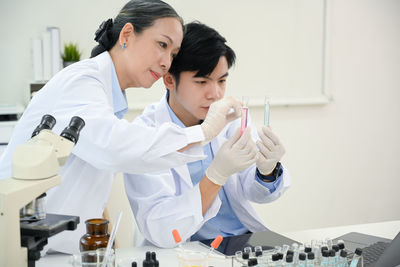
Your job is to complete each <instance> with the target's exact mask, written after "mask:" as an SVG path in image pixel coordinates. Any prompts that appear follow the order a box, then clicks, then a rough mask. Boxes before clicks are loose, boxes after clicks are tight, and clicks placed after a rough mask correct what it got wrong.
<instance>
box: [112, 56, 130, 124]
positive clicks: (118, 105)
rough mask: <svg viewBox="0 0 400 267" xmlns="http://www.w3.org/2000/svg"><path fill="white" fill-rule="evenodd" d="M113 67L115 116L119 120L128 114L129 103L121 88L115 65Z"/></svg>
mask: <svg viewBox="0 0 400 267" xmlns="http://www.w3.org/2000/svg"><path fill="white" fill-rule="evenodd" d="M111 67H112V72H111V86H112V97H113V109H114V114H115V116H117V117H118V118H119V119H122V118H123V117H124V115H125V114H126V113H127V112H128V102H127V100H126V94H125V91H122V90H121V86H119V82H118V77H117V72H116V71H115V67H114V64H111Z"/></svg>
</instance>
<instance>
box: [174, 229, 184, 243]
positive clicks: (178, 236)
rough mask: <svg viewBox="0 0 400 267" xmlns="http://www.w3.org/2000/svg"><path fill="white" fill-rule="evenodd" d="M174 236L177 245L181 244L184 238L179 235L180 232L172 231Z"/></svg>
mask: <svg viewBox="0 0 400 267" xmlns="http://www.w3.org/2000/svg"><path fill="white" fill-rule="evenodd" d="M172 236H173V237H174V240H175V243H177V244H178V243H179V242H181V241H182V238H181V236H180V235H179V232H178V230H176V229H174V230H172Z"/></svg>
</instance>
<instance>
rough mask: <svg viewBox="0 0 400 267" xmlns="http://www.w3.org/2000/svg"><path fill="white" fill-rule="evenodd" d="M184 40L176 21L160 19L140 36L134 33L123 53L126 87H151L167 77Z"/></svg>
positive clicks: (175, 19) (180, 25) (179, 24)
mask: <svg viewBox="0 0 400 267" xmlns="http://www.w3.org/2000/svg"><path fill="white" fill-rule="evenodd" d="M182 38H183V31H182V24H181V23H180V21H179V20H178V19H177V18H161V19H157V20H155V21H154V24H153V25H152V26H151V27H149V28H147V29H145V30H143V31H142V32H141V33H140V34H137V33H135V32H133V33H132V34H131V35H130V36H129V38H128V42H127V43H126V49H125V50H123V51H122V54H123V55H124V58H125V60H124V62H125V64H124V65H125V70H126V75H127V76H128V77H126V78H127V87H144V88H149V87H151V86H152V85H153V84H154V82H156V81H157V80H158V79H159V78H161V77H162V76H164V74H166V73H167V71H168V70H169V67H170V66H171V62H172V59H173V58H174V56H175V55H176V54H177V53H178V52H179V48H180V45H181V42H182Z"/></svg>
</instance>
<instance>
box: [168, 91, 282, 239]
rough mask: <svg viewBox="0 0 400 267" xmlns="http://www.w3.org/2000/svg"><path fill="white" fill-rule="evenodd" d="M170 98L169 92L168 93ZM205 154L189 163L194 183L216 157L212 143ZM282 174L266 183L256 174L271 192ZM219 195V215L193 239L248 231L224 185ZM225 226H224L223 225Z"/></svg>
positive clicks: (177, 119) (204, 147) (170, 112)
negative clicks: (236, 212)
mask: <svg viewBox="0 0 400 267" xmlns="http://www.w3.org/2000/svg"><path fill="white" fill-rule="evenodd" d="M167 99H168V94H167ZM167 107H168V112H169V115H170V117H171V120H172V122H174V123H175V124H176V125H178V126H180V127H182V128H185V127H186V126H185V125H184V124H183V123H182V122H181V120H180V119H179V118H178V117H177V116H176V115H175V113H174V112H173V111H172V109H171V108H170V106H169V105H167ZM203 151H204V154H205V155H206V156H207V157H206V158H205V159H203V160H199V161H195V162H190V163H188V164H187V165H188V168H189V173H190V178H191V180H192V182H193V184H194V185H196V184H198V183H199V182H200V181H201V179H203V177H204V175H205V171H206V169H207V168H208V166H209V165H210V164H211V162H212V160H213V159H214V153H213V151H212V147H211V143H208V144H207V145H205V146H203ZM281 176H282V175H281ZM281 176H280V177H279V178H278V179H277V180H276V181H275V182H273V183H265V182H263V181H261V180H260V179H259V177H258V176H257V175H256V179H257V181H259V182H260V183H261V184H262V185H263V186H265V187H267V188H268V189H269V190H270V192H271V193H272V192H274V191H275V190H276V188H277V187H278V186H279V184H280V181H281V180H282V179H281ZM218 196H219V198H220V200H221V208H220V209H219V211H218V213H217V215H216V216H215V217H213V218H211V219H210V220H208V221H207V222H206V223H205V224H204V225H203V226H202V227H201V228H200V229H199V231H197V232H196V233H195V234H194V235H193V236H192V237H191V241H195V240H204V239H213V238H215V237H216V236H218V235H222V236H224V237H226V236H233V235H240V234H244V233H247V232H248V229H247V228H246V227H245V226H244V225H243V224H242V223H241V222H240V220H239V219H238V217H237V216H236V214H235V212H234V210H233V209H232V207H231V204H230V203H229V199H228V198H227V196H226V192H225V189H224V186H222V188H221V190H220V191H219V192H218ZM221 226H223V227H221Z"/></svg>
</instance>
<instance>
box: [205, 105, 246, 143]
mask: <svg viewBox="0 0 400 267" xmlns="http://www.w3.org/2000/svg"><path fill="white" fill-rule="evenodd" d="M231 108H233V110H234V112H232V113H229V114H228V112H229V111H230V109H231ZM241 113H242V106H241V104H240V102H239V101H236V100H235V99H234V98H233V97H226V98H223V99H221V100H218V101H216V102H214V103H212V104H211V106H210V109H209V110H208V113H207V116H206V118H205V119H204V122H203V123H202V124H201V128H202V130H203V133H204V136H205V140H204V141H203V142H202V145H205V144H207V143H208V142H210V141H211V140H212V139H214V138H215V137H216V136H217V135H218V134H219V133H220V132H221V131H222V129H223V128H224V127H225V125H226V124H228V123H229V122H231V121H233V120H234V119H236V118H239V117H240V116H241Z"/></svg>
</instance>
